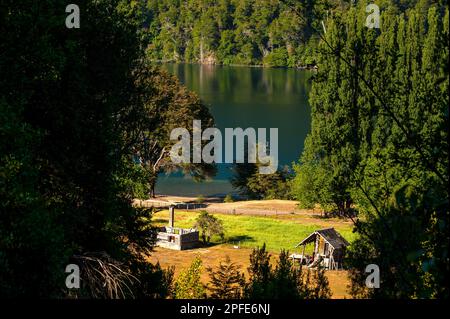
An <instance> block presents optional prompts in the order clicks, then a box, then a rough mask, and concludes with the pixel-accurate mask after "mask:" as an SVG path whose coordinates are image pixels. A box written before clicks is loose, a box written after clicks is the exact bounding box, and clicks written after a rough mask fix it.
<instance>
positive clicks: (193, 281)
mask: <svg viewBox="0 0 450 319" xmlns="http://www.w3.org/2000/svg"><path fill="white" fill-rule="evenodd" d="M201 272H202V260H201V259H200V258H199V257H196V258H195V259H194V260H193V261H192V263H191V265H190V266H189V268H188V269H186V270H184V271H182V272H181V273H180V275H179V276H178V278H177V280H176V281H175V286H174V298H176V299H203V298H206V290H205V287H204V286H203V284H202V283H201V281H200V275H201Z"/></svg>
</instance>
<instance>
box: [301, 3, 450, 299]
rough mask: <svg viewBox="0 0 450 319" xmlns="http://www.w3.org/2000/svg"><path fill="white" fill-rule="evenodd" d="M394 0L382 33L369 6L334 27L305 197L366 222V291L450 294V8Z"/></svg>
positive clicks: (360, 263)
mask: <svg viewBox="0 0 450 319" xmlns="http://www.w3.org/2000/svg"><path fill="white" fill-rule="evenodd" d="M384 3H385V5H386V6H385V7H383V9H384V10H383V11H382V15H381V26H380V29H368V28H366V27H365V24H364V21H365V19H366V16H367V13H366V12H365V4H364V3H360V5H358V6H354V7H351V8H350V9H348V10H346V11H345V12H336V13H335V14H334V15H333V17H332V19H329V21H328V23H327V24H326V27H327V33H326V35H325V36H324V37H323V39H322V41H321V43H320V48H319V52H320V55H319V56H318V64H319V71H318V73H317V74H316V75H315V79H314V80H313V86H312V92H311V94H310V102H311V107H312V130H311V133H310V134H309V136H308V137H307V140H306V143H305V150H304V152H303V154H302V156H301V160H300V162H299V164H297V165H296V166H295V173H296V176H295V178H294V180H293V182H292V187H293V193H294V196H295V197H296V198H297V199H298V200H299V201H300V202H301V203H302V204H303V205H304V206H314V205H315V204H316V203H320V205H321V206H322V207H324V208H326V209H327V210H329V211H334V212H336V213H337V214H338V215H340V216H346V217H351V218H353V219H354V221H355V231H356V232H358V234H359V235H360V237H359V239H358V240H357V241H356V242H355V243H354V244H353V245H352V249H351V251H350V253H349V257H350V260H351V263H352V266H353V267H354V268H353V271H354V274H353V275H354V278H353V279H354V281H353V282H354V284H355V286H354V287H353V289H354V290H353V293H354V294H355V295H358V294H360V295H366V294H369V295H370V296H372V297H373V296H382V297H388V298H398V297H401V298H415V297H419V298H427V297H442V296H447V297H448V289H447V288H445V287H444V282H445V281H446V280H448V274H449V256H448V248H449V247H448V243H449V201H448V200H449V199H448V189H447V186H448V164H449V163H448V128H449V121H448V103H449V95H448V89H449V47H448V41H449V11H448V5H444V4H443V3H442V2H439V1H418V2H417V4H413V3H411V4H410V5H409V6H408V7H403V8H402V7H400V6H396V5H394V4H393V3H390V4H389V2H388V1H385V2H384ZM368 264H376V265H378V266H379V267H380V269H381V271H382V273H383V274H384V275H382V287H384V288H383V289H373V290H371V291H367V289H365V287H364V283H363V278H364V277H365V274H364V269H365V267H366V266H367V265H368Z"/></svg>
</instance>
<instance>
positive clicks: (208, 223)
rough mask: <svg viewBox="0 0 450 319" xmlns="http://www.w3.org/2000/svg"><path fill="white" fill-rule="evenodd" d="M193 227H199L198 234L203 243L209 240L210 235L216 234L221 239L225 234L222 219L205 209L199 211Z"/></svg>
mask: <svg viewBox="0 0 450 319" xmlns="http://www.w3.org/2000/svg"><path fill="white" fill-rule="evenodd" d="M194 227H195V228H197V229H199V231H200V236H201V237H202V240H203V244H205V245H206V244H208V243H209V242H210V241H211V238H212V236H216V235H217V236H219V237H220V238H221V239H222V240H223V238H224V235H225V234H224V228H223V223H222V221H221V220H220V219H218V218H217V217H215V216H214V215H211V214H209V213H208V212H206V211H201V212H200V215H199V216H198V217H197V219H196V221H195V224H194Z"/></svg>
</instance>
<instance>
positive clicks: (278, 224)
mask: <svg viewBox="0 0 450 319" xmlns="http://www.w3.org/2000/svg"><path fill="white" fill-rule="evenodd" d="M214 215H215V216H216V217H217V218H219V219H220V220H222V222H223V225H224V228H225V240H224V242H221V241H220V238H218V237H215V238H213V239H212V241H213V243H215V244H220V243H228V244H233V245H235V244H238V243H240V246H241V247H243V248H244V247H245V248H254V247H256V246H262V245H263V244H264V243H265V244H266V247H267V250H269V251H271V252H276V253H278V252H279V251H280V250H281V249H286V250H289V251H294V250H295V249H294V247H295V246H296V245H297V244H298V243H299V242H300V241H301V240H302V239H303V238H305V237H306V236H308V235H309V234H310V233H312V232H313V231H314V230H317V229H322V228H329V227H334V228H335V229H336V230H337V231H338V232H340V233H341V235H342V236H343V237H344V238H345V239H347V240H348V241H349V242H351V241H353V239H354V238H355V235H354V234H353V232H352V224H351V223H350V222H348V221H343V220H340V219H323V218H321V217H320V216H316V215H306V214H290V215H278V216H275V215H274V216H267V217H264V216H248V215H229V214H214ZM197 216H198V212H195V211H194V212H193V211H190V212H186V211H178V210H177V211H176V212H175V227H181V228H191V227H192V226H193V225H194V224H195V219H196V218H197ZM167 222H168V212H167V211H162V212H158V213H156V214H155V215H154V217H153V223H155V224H157V225H166V224H167ZM310 248H312V247H310Z"/></svg>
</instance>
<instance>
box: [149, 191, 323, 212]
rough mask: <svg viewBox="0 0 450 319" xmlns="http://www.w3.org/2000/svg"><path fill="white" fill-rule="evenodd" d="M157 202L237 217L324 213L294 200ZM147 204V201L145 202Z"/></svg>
mask: <svg viewBox="0 0 450 319" xmlns="http://www.w3.org/2000/svg"><path fill="white" fill-rule="evenodd" d="M156 199H157V200H161V201H167V202H170V201H172V202H180V203H186V207H184V208H186V209H187V210H206V211H208V212H211V213H221V214H235V215H255V216H270V215H289V214H302V215H321V214H322V211H321V210H318V209H315V210H314V209H299V208H298V202H297V201H293V200H278V199H273V200H249V201H236V202H232V203H224V202H223V200H222V199H221V198H217V197H210V198H205V200H204V201H203V203H198V202H196V200H197V199H196V198H195V197H182V196H165V195H159V196H157V197H156ZM144 203H145V201H144Z"/></svg>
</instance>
